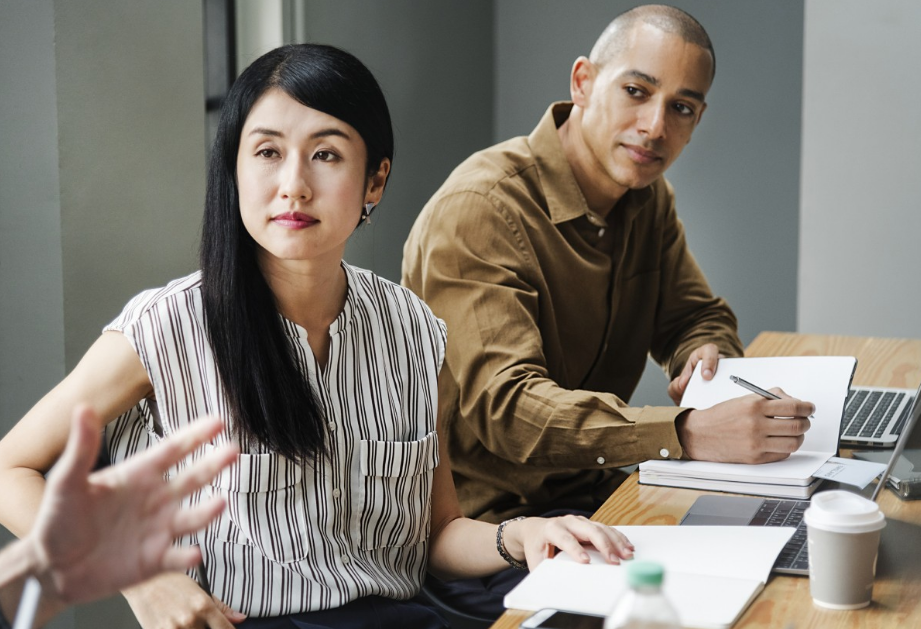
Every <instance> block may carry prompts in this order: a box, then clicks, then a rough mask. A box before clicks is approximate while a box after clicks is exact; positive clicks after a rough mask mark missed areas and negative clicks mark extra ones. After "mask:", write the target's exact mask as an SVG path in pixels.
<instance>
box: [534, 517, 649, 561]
mask: <svg viewBox="0 0 921 629" xmlns="http://www.w3.org/2000/svg"><path fill="white" fill-rule="evenodd" d="M606 529H609V530H606ZM543 542H544V543H545V544H547V543H549V544H551V545H553V546H556V547H557V548H559V549H560V550H562V551H563V552H565V553H567V554H568V555H569V556H571V557H573V558H574V559H576V560H577V561H580V562H582V563H588V562H589V561H590V559H589V556H588V553H587V552H585V547H584V546H583V542H587V543H590V544H591V545H592V546H594V547H595V548H596V549H598V550H599V552H601V554H602V556H604V557H605V559H606V560H608V561H611V562H612V563H618V562H619V561H620V559H621V558H627V557H629V556H632V552H633V548H632V545H631V544H630V542H629V540H627V538H626V537H625V536H624V535H623V534H622V533H620V532H619V531H614V530H613V529H610V527H603V526H602V525H599V524H597V523H595V522H591V521H590V520H588V519H587V518H584V517H582V516H576V515H567V516H562V517H558V518H551V519H549V520H545V526H544V535H543ZM528 559H529V562H528V565H532V564H531V558H530V557H529V558H528ZM540 559H542V557H541V558H539V559H538V561H537V562H538V563H539V561H540Z"/></svg>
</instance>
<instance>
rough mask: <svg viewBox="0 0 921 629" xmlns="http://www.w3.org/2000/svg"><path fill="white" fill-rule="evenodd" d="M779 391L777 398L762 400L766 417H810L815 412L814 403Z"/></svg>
mask: <svg viewBox="0 0 921 629" xmlns="http://www.w3.org/2000/svg"><path fill="white" fill-rule="evenodd" d="M775 390H776V391H779V393H777V395H780V396H781V398H780V399H779V400H764V402H763V403H762V411H763V412H764V414H765V415H766V416H768V417H804V418H805V417H811V416H812V415H813V414H814V413H815V404H813V403H812V402H806V401H804V400H798V399H796V398H793V397H789V396H787V395H786V394H785V393H784V392H783V391H780V390H779V389H775Z"/></svg>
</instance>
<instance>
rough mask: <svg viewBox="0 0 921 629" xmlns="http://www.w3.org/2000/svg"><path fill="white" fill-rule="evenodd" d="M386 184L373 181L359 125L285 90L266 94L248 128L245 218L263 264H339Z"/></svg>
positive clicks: (242, 154)
mask: <svg viewBox="0 0 921 629" xmlns="http://www.w3.org/2000/svg"><path fill="white" fill-rule="evenodd" d="M388 166H389V164H388ZM378 179H379V177H378V176H374V177H371V178H369V177H367V171H366V148H365V143H364V140H362V139H361V136H360V135H358V132H357V131H355V129H354V128H352V127H351V126H350V125H348V124H346V123H345V122H343V121H341V120H339V119H338V118H334V117H332V116H330V115H328V114H324V113H322V112H320V111H317V110H315V109H311V108H310V107H306V106H304V105H302V104H301V103H299V102H297V101H296V100H294V99H293V98H291V97H290V96H288V95H287V94H285V93H284V92H282V91H281V90H278V89H271V90H269V91H267V92H266V93H265V94H263V95H262V97H261V98H260V99H259V100H258V101H256V104H255V105H254V106H253V108H252V110H251V111H250V113H249V116H248V117H247V119H246V123H245V124H244V125H243V132H242V133H241V136H240V150H239V152H238V153H237V187H238V189H239V194H240V213H241V215H242V219H243V224H244V225H245V227H246V230H247V231H248V232H249V234H250V236H252V237H253V239H254V240H255V241H256V243H257V244H258V245H259V248H260V252H259V256H260V260H261V261H262V262H268V261H281V260H284V261H297V260H305V261H315V262H328V263H334V264H335V265H337V266H338V264H339V261H340V260H341V259H342V254H343V251H344V250H345V243H346V241H347V240H348V237H349V235H350V234H351V233H352V231H353V230H354V229H355V226H356V225H357V224H358V220H359V218H360V217H361V210H362V207H363V205H364V204H365V203H366V202H369V201H371V202H374V203H377V202H378V201H379V200H380V196H381V194H382V192H383V181H380V182H378Z"/></svg>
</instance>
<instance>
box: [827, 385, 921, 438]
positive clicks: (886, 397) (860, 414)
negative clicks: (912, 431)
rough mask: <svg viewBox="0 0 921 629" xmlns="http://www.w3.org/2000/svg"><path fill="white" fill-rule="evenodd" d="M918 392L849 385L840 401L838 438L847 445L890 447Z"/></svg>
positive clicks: (898, 433) (900, 431)
mask: <svg viewBox="0 0 921 629" xmlns="http://www.w3.org/2000/svg"><path fill="white" fill-rule="evenodd" d="M918 392H921V389H919V390H918ZM918 392H915V391H913V390H912V389H893V388H889V387H867V386H852V387H851V389H850V391H849V392H848V395H847V400H846V401H845V403H844V416H843V417H842V418H841V432H840V438H839V441H840V442H841V443H842V444H844V445H847V446H857V447H864V448H865V447H883V448H886V447H892V446H894V445H895V443H896V442H897V441H898V440H899V435H900V434H901V433H902V430H903V428H904V427H905V422H906V421H907V420H908V413H909V411H910V410H911V406H912V403H913V402H914V401H915V398H917V397H918Z"/></svg>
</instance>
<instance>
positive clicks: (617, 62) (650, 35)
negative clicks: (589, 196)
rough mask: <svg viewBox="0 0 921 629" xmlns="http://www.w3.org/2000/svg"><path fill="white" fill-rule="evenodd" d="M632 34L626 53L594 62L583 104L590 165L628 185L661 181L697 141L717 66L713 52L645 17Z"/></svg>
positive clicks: (597, 173)
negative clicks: (695, 134) (695, 133)
mask: <svg viewBox="0 0 921 629" xmlns="http://www.w3.org/2000/svg"><path fill="white" fill-rule="evenodd" d="M627 37H628V41H627V42H626V45H625V46H624V50H623V51H622V52H620V53H618V54H617V55H615V56H614V57H613V58H611V59H610V60H609V61H607V62H606V63H605V64H604V65H603V66H601V67H597V66H593V65H589V69H588V70H587V71H588V72H589V76H590V78H589V80H588V81H587V82H586V83H585V84H584V101H583V103H582V104H581V106H582V108H583V114H582V124H581V128H582V136H583V142H584V143H585V146H586V147H587V148H588V155H587V156H586V157H587V158H588V159H589V160H590V161H594V162H595V163H594V164H586V166H587V171H588V172H591V173H592V174H593V176H596V177H599V178H607V180H608V181H606V182H605V181H598V182H597V183H598V184H599V185H600V186H601V187H610V186H611V185H612V184H613V185H614V186H615V187H617V188H621V189H622V192H625V191H626V189H637V188H643V187H645V186H647V185H649V184H650V183H652V182H653V181H655V180H656V179H657V178H658V177H659V176H660V175H661V174H662V173H664V172H665V170H666V169H667V168H668V167H669V166H670V165H671V163H672V162H673V161H675V159H676V158H677V157H678V155H680V154H681V151H682V149H684V147H685V145H686V144H687V143H688V142H690V140H691V134H692V133H693V131H694V128H695V127H696V126H697V123H698V122H699V121H700V117H701V115H702V114H703V112H704V109H706V103H705V102H704V96H705V95H706V93H707V90H708V89H709V88H710V81H711V72H712V59H711V57H710V54H709V52H708V51H706V50H705V49H703V48H701V47H700V46H697V45H695V44H691V43H688V42H686V41H684V40H683V39H681V37H679V36H677V35H673V34H670V33H666V32H664V31H662V30H659V29H658V28H655V27H654V26H650V25H648V24H639V25H637V26H636V27H635V28H634V29H633V31H632V33H630V34H628V36H627ZM576 104H577V105H579V104H580V103H579V102H577V103H576Z"/></svg>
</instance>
